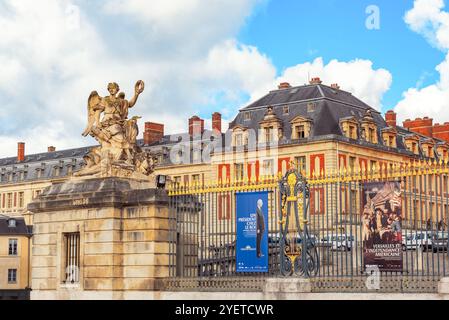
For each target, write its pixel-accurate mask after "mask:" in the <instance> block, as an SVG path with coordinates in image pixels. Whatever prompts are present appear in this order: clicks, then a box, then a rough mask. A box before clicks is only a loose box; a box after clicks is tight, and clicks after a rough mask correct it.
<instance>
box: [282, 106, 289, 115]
mask: <svg viewBox="0 0 449 320" xmlns="http://www.w3.org/2000/svg"><path fill="white" fill-rule="evenodd" d="M289 111H290V110H289V107H288V106H284V107H282V112H283V113H284V114H288V113H289Z"/></svg>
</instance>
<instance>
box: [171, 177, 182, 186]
mask: <svg viewBox="0 0 449 320" xmlns="http://www.w3.org/2000/svg"><path fill="white" fill-rule="evenodd" d="M173 183H174V184H175V185H177V186H179V185H180V184H181V176H176V177H173Z"/></svg>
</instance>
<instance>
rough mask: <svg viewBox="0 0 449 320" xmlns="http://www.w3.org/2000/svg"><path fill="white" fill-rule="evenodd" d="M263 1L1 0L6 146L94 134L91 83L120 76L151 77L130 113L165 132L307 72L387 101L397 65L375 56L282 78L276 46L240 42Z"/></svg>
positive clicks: (229, 113) (72, 142)
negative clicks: (89, 125) (386, 66)
mask: <svg viewBox="0 0 449 320" xmlns="http://www.w3.org/2000/svg"><path fill="white" fill-rule="evenodd" d="M264 1H265V0H217V1H209V2H207V5H205V2H204V1H202V0H201V1H200V0H171V1H165V0H164V1H163V0H153V1H138V0H127V1H122V0H111V1H108V2H107V3H101V4H99V3H94V2H87V1H80V0H42V1H34V0H21V1H14V0H0V27H1V29H2V37H0V65H2V73H1V74H0V101H1V102H2V103H1V104H0V108H1V113H0V114H1V115H2V118H1V119H0V141H1V148H0V156H14V155H15V154H16V147H17V141H25V142H26V144H27V147H26V149H27V153H32V152H33V153H34V152H42V151H45V150H46V147H47V146H48V145H55V146H56V147H57V149H62V148H71V147H77V146H81V145H88V144H92V143H94V140H92V139H85V138H82V137H81V135H80V133H81V131H82V130H83V129H84V126H85V122H86V100H87V97H88V95H89V93H90V91H91V90H98V92H99V93H100V94H101V95H105V94H106V85H107V83H108V82H110V81H116V82H118V83H119V84H120V86H121V89H122V90H123V91H124V92H125V93H126V94H127V95H128V96H129V95H130V94H131V93H132V92H133V85H134V83H135V81H136V80H138V79H142V80H144V81H145V83H146V88H145V91H144V93H143V94H142V96H141V98H140V100H139V102H138V104H137V105H136V107H135V108H134V109H133V110H132V111H131V113H132V114H133V115H141V116H143V119H141V127H142V124H143V122H144V121H155V122H161V123H164V124H165V127H166V132H167V133H176V132H183V131H186V130H187V119H188V117H189V116H191V115H193V114H195V113H201V114H203V115H204V117H205V118H207V115H208V114H211V113H212V112H214V111H220V112H222V113H223V118H224V119H226V121H228V120H229V119H232V118H233V117H234V115H235V112H236V111H237V110H238V108H239V107H241V106H242V105H244V104H245V103H247V102H248V99H250V100H253V99H256V98H259V97H260V96H262V95H264V94H266V93H267V91H268V90H271V89H273V88H276V86H277V84H278V83H279V82H280V81H281V80H283V79H286V80H288V81H289V82H291V83H292V84H302V83H304V82H306V79H307V78H306V74H307V71H309V70H310V75H311V76H320V77H321V78H322V79H323V80H324V81H325V82H326V83H332V82H338V83H339V84H340V85H341V87H342V89H345V90H349V91H352V92H353V93H354V94H355V95H356V96H359V97H360V98H362V99H364V100H365V101H366V102H367V103H370V104H372V105H373V106H374V107H377V108H379V107H380V104H381V98H382V95H383V94H384V92H385V91H386V90H387V89H388V87H389V86H390V83H391V75H390V74H389V73H388V72H387V71H386V70H383V69H378V70H375V69H373V67H372V64H371V62H370V61H367V60H354V61H350V62H339V61H336V60H333V61H331V62H329V63H328V64H327V65H324V64H323V61H322V59H316V60H314V61H313V62H312V63H305V64H300V65H297V66H294V67H291V68H287V69H286V70H285V71H284V72H283V74H282V75H281V76H280V77H278V78H276V69H275V67H274V66H273V64H272V63H271V61H270V59H269V58H268V57H267V56H266V55H264V54H263V53H261V52H259V50H258V49H257V48H256V47H253V46H248V45H245V44H241V43H239V42H238V41H236V40H235V36H236V33H237V32H238V30H239V29H240V28H241V26H242V25H243V24H244V23H245V21H246V19H247V18H248V17H249V16H250V15H251V12H252V10H253V8H254V7H255V6H256V5H257V4H260V3H264ZM206 120H207V123H209V119H206ZM223 128H225V129H226V128H227V125H226V123H225V122H224V123H223Z"/></svg>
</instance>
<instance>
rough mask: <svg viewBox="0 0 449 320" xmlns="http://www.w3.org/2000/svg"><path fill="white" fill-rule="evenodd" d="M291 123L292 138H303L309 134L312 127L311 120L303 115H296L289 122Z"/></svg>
mask: <svg viewBox="0 0 449 320" xmlns="http://www.w3.org/2000/svg"><path fill="white" fill-rule="evenodd" d="M290 123H291V124H292V136H291V138H292V140H295V139H304V138H308V137H309V136H310V131H311V129H312V120H311V119H308V118H303V117H300V116H298V117H296V118H294V119H293V120H292V121H291V122H290Z"/></svg>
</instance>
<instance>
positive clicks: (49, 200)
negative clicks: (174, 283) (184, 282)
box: [28, 177, 169, 299]
mask: <svg viewBox="0 0 449 320" xmlns="http://www.w3.org/2000/svg"><path fill="white" fill-rule="evenodd" d="M28 210H29V211H31V212H33V214H34V226H33V227H34V230H33V231H34V235H33V248H32V262H31V270H32V271H31V277H32V290H33V291H32V294H31V299H126V298H133V299H140V298H141V299H145V298H148V296H151V295H152V294H153V291H158V290H160V289H162V279H164V278H165V277H167V276H168V273H169V216H168V197H167V194H166V192H165V191H164V190H158V189H155V188H152V186H151V185H150V183H148V182H146V181H139V180H132V179H124V178H114V177H111V178H94V179H86V180H83V179H79V178H78V179H72V180H69V181H67V182H65V183H58V184H53V185H52V186H51V187H49V188H47V189H45V190H44V192H43V193H42V195H41V196H40V197H39V198H38V199H37V200H36V201H35V202H32V203H31V204H29V206H28ZM73 233H75V234H79V246H78V247H77V248H76V249H75V253H76V250H78V253H76V254H77V255H78V257H77V259H78V262H75V264H76V265H77V267H79V277H78V278H79V281H74V282H73V283H72V282H71V281H68V282H67V281H66V280H67V275H66V265H67V261H66V257H67V255H68V253H67V252H70V250H71V249H70V248H67V246H68V245H67V243H66V242H67V240H66V239H67V236H68V235H69V234H73Z"/></svg>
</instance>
